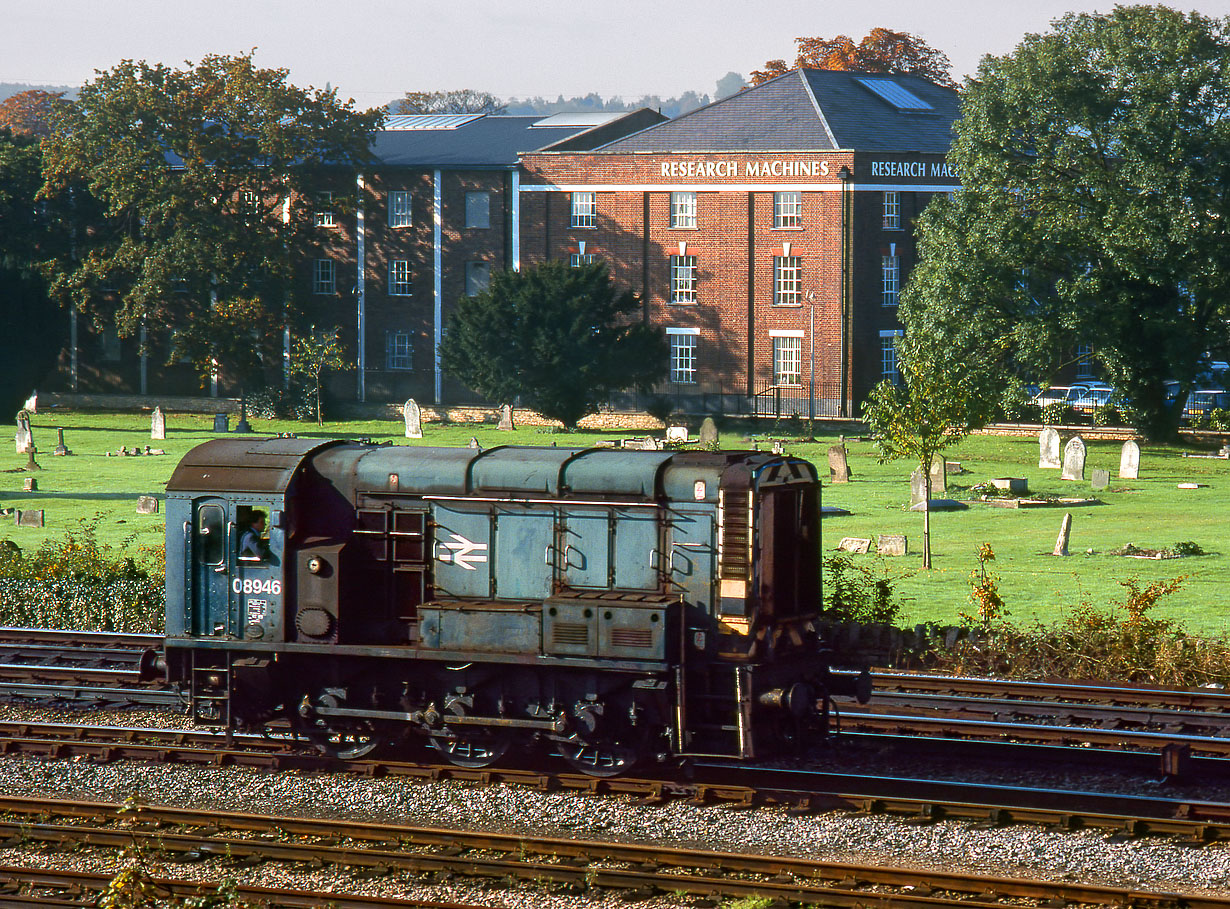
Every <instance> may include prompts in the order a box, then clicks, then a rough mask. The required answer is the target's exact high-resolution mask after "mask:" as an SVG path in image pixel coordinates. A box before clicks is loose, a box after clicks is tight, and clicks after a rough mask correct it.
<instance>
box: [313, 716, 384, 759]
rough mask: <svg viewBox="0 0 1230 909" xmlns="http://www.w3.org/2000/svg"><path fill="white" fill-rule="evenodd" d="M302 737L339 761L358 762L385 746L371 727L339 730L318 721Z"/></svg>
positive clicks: (321, 751) (322, 752) (318, 749)
mask: <svg viewBox="0 0 1230 909" xmlns="http://www.w3.org/2000/svg"><path fill="white" fill-rule="evenodd" d="M301 732H302V735H303V737H304V738H306V739H307V740H308V741H309V742H311V743H312V746H313V747H314V748H315V749H316V750H317V751H319V752H320V753H321V754H323V755H327V756H328V757H331V758H336V759H337V760H339V761H357V760H358V759H359V758H362V757H366V756H367V755H369V754H371V753H372V752H373V751H375V750H376V749H377V748H379V747H380V745H381V744H383V741H384V740H383V739H382V738H381V737H380V736H379V735H377V734H376V733H375V732H374V731H373V730H372V729H371V727H370V726H367V725H364V726H362V727H360V728H354V729H337V728H331V727H329V726H327V725H325V724H324V723H323V722H321V721H319V720H318V721H317V723H316V724H315V725H308V726H306V727H305V728H304V729H303V730H301Z"/></svg>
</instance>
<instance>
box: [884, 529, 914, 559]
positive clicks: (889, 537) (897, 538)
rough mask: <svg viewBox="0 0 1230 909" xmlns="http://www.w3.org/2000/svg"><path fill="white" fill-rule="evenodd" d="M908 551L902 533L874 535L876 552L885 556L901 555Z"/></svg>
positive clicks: (906, 542) (908, 545)
mask: <svg viewBox="0 0 1230 909" xmlns="http://www.w3.org/2000/svg"><path fill="white" fill-rule="evenodd" d="M909 551H910V544H909V541H908V540H907V539H906V538H905V534H904V533H882V534H880V535H879V536H878V537H876V552H878V553H879V554H880V555H886V556H903V555H906V554H907V553H908V552H909Z"/></svg>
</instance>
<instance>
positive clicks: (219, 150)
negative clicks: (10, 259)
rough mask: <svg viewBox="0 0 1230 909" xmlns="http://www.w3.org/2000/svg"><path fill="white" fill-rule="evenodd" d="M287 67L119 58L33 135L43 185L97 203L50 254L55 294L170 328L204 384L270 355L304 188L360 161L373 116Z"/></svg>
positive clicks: (286, 300)
mask: <svg viewBox="0 0 1230 909" xmlns="http://www.w3.org/2000/svg"><path fill="white" fill-rule="evenodd" d="M286 76H287V72H286V71H285V70H280V69H258V68H257V67H256V66H255V65H254V63H253V60H252V55H251V54H248V55H242V56H237V57H228V56H208V57H205V58H204V59H202V60H201V61H200V62H199V63H198V64H196V65H195V66H194V65H191V64H188V65H187V66H186V68H184V69H172V68H169V67H166V66H163V65H162V64H148V63H145V62H133V61H131V60H126V61H124V62H122V63H120V64H119V65H118V66H116V67H115V68H114V69H111V70H109V71H106V72H103V73H101V74H99V75H98V77H97V78H96V79H94V80H93V81H92V82H90V83H87V84H86V85H85V86H83V87H82V89H81V91H80V94H79V96H78V100H77V102H76V103H75V104H74V105H72V106H71V107H69V108H66V109H65V110H64V111H63V112H61V113H60V114H59V115H58V117H57V128H56V130H55V132H53V134H52V135H51V136H50V137H49V138H48V139H47V140H46V141H45V153H44V155H45V162H44V177H45V184H44V186H43V189H42V195H43V196H44V197H45V198H48V199H57V198H72V199H73V200H74V204H75V205H76V206H77V207H78V208H79V209H82V210H84V208H85V207H86V206H87V205H89V204H93V203H97V206H98V211H97V215H96V217H95V216H93V215H91V216H90V217H89V218H83V219H78V220H83V221H84V223H87V224H88V225H89V226H88V229H86V230H84V231H82V232H80V233H79V234H78V238H77V245H76V249H75V254H74V255H73V256H72V257H71V258H62V259H59V260H57V261H55V262H52V263H50V265H49V267H48V272H49V275H50V280H51V284H50V286H51V292H52V294H53V295H54V296H55V298H56V299H58V300H60V301H63V302H64V303H66V304H69V305H72V306H75V307H77V308H78V309H80V310H81V311H83V312H87V313H90V314H91V315H92V317H93V318H94V320H95V322H96V323H98V324H104V323H106V322H109V321H111V322H114V324H115V325H116V326H117V327H118V329H119V332H120V334H121V335H122V336H127V335H132V334H134V333H136V332H137V331H138V330H139V329H140V328H141V327H143V326H144V327H146V328H148V329H149V330H150V331H151V332H157V331H161V330H164V329H170V330H173V331H174V332H175V334H174V343H173V345H168V347H169V350H168V355H169V358H174V357H177V356H181V355H184V354H187V355H189V356H190V357H191V358H192V361H193V363H194V364H195V366H196V368H197V370H198V372H199V374H200V375H201V378H202V382H204V381H205V379H206V378H207V377H208V376H209V375H210V374H211V373H212V372H214V370H217V369H218V368H219V367H221V370H222V371H223V373H224V374H225V375H227V376H229V378H230V379H232V380H234V381H237V382H238V383H239V384H240V387H241V389H242V388H243V387H244V386H245V383H248V382H253V381H255V380H256V379H257V378H258V374H259V371H260V369H261V367H262V366H264V365H272V364H275V363H278V362H279V361H280V358H279V356H278V351H277V347H278V344H279V340H280V338H279V334H280V332H278V331H277V330H276V328H277V327H280V326H284V325H287V324H291V320H292V318H293V315H294V312H295V311H296V309H297V308H298V299H297V293H298V291H297V286H296V283H295V281H294V280H293V279H294V270H295V267H296V266H297V265H299V266H300V267H301V263H302V262H303V261H305V260H306V259H307V256H305V255H303V253H302V250H303V248H304V247H305V246H306V245H307V244H309V243H310V242H311V241H312V240H313V239H314V238H315V237H316V234H315V228H314V227H313V198H312V196H313V193H314V192H315V191H317V190H318V189H319V187H320V185H321V183H322V182H323V181H324V180H326V179H327V178H328V176H329V175H331V174H335V173H336V172H337V171H338V169H339V168H342V167H346V166H353V165H356V164H358V163H360V162H362V161H365V160H367V159H368V156H369V151H368V150H369V146H370V142H371V136H372V133H373V131H374V130H375V129H376V128H377V127H378V126H379V124H380V123H381V122H382V119H383V116H384V114H383V112H382V111H368V112H365V113H359V112H357V111H355V110H354V107H353V104H354V102H353V101H347V102H344V103H343V102H341V101H339V100H338V98H337V94H336V92H334V91H332V90H330V91H320V90H316V89H301V88H298V87H296V86H293V85H290V84H288V83H287V81H286Z"/></svg>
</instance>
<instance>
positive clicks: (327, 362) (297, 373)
mask: <svg viewBox="0 0 1230 909" xmlns="http://www.w3.org/2000/svg"><path fill="white" fill-rule="evenodd" d="M349 365H350V361H349V360H348V359H347V358H346V349H345V347H344V346H343V345H342V342H341V329H340V328H338V327H337V326H334V327H333V328H328V329H321V330H319V331H318V330H317V329H316V326H315V325H313V326H311V327H310V328H309V329H308V330H307V331H306V332H303V333H300V334H298V335H296V337H295V340H294V342H293V343H292V344H291V348H290V374H291V378H292V379H294V378H300V379H303V380H305V381H306V382H307V384H308V387H309V388H311V389H312V391H313V392H314V393H315V398H316V425H317V426H323V425H324V411H323V409H322V408H321V384H322V380H323V378H324V373H325V370H329V369H345V368H346V367H347V366H349Z"/></svg>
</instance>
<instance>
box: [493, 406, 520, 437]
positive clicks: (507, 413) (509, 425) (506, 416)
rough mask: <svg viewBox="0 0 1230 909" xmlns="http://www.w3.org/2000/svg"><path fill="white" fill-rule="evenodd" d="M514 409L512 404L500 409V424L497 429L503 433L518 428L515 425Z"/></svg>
mask: <svg viewBox="0 0 1230 909" xmlns="http://www.w3.org/2000/svg"><path fill="white" fill-rule="evenodd" d="M512 413H513V409H512V405H511V404H505V405H503V406H502V407H501V408H500V422H499V423H498V424H497V425H496V427H495V428H496V429H498V430H500V431H502V432H512V430H514V429H516V428H517V427H516V426H514V425H513V415H512Z"/></svg>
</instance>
